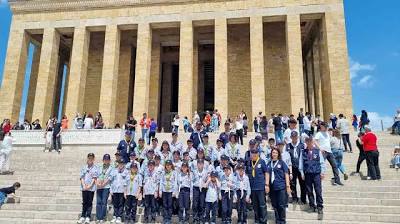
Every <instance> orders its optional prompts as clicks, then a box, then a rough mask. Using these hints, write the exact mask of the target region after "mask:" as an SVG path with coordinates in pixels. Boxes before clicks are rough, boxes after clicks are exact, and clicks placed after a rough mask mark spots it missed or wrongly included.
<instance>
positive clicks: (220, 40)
mask: <svg viewBox="0 0 400 224" xmlns="http://www.w3.org/2000/svg"><path fill="white" fill-rule="evenodd" d="M214 35H215V47H214V49H215V59H214V60H215V100H214V105H215V106H214V107H215V109H218V111H219V113H220V114H221V117H222V120H223V122H224V121H225V119H226V118H227V116H228V115H229V111H228V109H229V108H228V25H227V21H226V18H217V19H215V34H214Z"/></svg>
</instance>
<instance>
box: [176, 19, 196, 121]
mask: <svg viewBox="0 0 400 224" xmlns="http://www.w3.org/2000/svg"><path fill="white" fill-rule="evenodd" d="M178 92H179V98H178V114H179V115H180V116H181V117H184V116H187V117H191V116H192V114H193V24H192V21H191V20H189V21H182V22H181V29H180V45H179V90H178Z"/></svg>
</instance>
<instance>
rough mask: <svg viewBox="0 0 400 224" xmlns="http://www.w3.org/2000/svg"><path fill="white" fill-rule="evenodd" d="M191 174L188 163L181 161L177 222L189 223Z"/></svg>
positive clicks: (191, 187) (181, 223)
mask: <svg viewBox="0 0 400 224" xmlns="http://www.w3.org/2000/svg"><path fill="white" fill-rule="evenodd" d="M192 176H193V175H192V174H191V173H190V170H189V163H187V162H184V163H182V167H181V171H180V172H179V174H178V192H179V196H178V201H179V223H180V224H184V223H189V217H190V215H189V209H190V198H191V197H190V195H193V194H192V189H193V185H192V184H193V183H192Z"/></svg>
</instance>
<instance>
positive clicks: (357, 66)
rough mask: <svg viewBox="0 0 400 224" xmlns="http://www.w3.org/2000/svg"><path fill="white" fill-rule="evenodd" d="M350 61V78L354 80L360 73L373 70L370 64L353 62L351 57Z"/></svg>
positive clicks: (373, 66)
mask: <svg viewBox="0 0 400 224" xmlns="http://www.w3.org/2000/svg"><path fill="white" fill-rule="evenodd" d="M349 61H350V78H351V79H354V78H356V77H358V76H359V75H360V72H362V71H373V70H375V67H376V66H375V65H371V64H361V63H360V62H358V61H354V60H353V59H352V58H351V57H350V59H349Z"/></svg>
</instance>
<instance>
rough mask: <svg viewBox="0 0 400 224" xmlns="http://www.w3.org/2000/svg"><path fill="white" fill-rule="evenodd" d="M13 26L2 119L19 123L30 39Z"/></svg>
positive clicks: (0, 101)
mask: <svg viewBox="0 0 400 224" xmlns="http://www.w3.org/2000/svg"><path fill="white" fill-rule="evenodd" d="M14 26H15V25H14V23H13V24H12V26H11V31H10V36H9V40H8V48H7V55H6V62H5V67H4V76H3V82H2V84H1V89H0V117H1V118H2V119H4V118H9V119H11V122H13V123H14V122H16V121H18V118H19V112H20V107H21V98H22V90H23V86H24V75H25V69H26V60H27V55H28V45H29V37H28V34H27V33H26V32H25V31H24V30H18V29H16V28H14Z"/></svg>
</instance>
